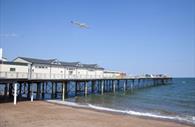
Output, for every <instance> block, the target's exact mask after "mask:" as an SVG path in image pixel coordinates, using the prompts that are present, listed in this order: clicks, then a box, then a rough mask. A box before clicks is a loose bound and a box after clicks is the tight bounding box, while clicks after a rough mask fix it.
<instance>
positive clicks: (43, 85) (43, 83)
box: [42, 82, 45, 99]
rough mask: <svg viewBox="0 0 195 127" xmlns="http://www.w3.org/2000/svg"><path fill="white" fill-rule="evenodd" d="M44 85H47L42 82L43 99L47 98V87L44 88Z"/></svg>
mask: <svg viewBox="0 0 195 127" xmlns="http://www.w3.org/2000/svg"><path fill="white" fill-rule="evenodd" d="M44 87H45V83H44V82H42V99H45V89H44Z"/></svg>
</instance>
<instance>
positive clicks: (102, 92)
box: [101, 80, 104, 95]
mask: <svg viewBox="0 0 195 127" xmlns="http://www.w3.org/2000/svg"><path fill="white" fill-rule="evenodd" d="M101 94H102V95H103V94H104V81H103V80H102V81H101Z"/></svg>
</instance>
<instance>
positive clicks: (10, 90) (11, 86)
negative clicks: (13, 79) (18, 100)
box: [9, 83, 13, 98]
mask: <svg viewBox="0 0 195 127" xmlns="http://www.w3.org/2000/svg"><path fill="white" fill-rule="evenodd" d="M12 89H13V83H10V84H9V98H11V97H12Z"/></svg>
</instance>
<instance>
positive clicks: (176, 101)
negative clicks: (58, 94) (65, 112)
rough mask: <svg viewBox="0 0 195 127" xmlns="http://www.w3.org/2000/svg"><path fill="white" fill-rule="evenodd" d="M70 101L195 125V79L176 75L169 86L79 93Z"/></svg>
mask: <svg viewBox="0 0 195 127" xmlns="http://www.w3.org/2000/svg"><path fill="white" fill-rule="evenodd" d="M66 101H67V102H71V103H74V104H76V105H77V106H79V105H80V106H85V107H88V108H92V109H96V110H101V111H109V112H116V113H122V114H127V115H135V116H143V117H151V118H160V119H165V120H173V121H178V122H181V123H188V124H192V125H195V78H173V79H172V82H171V83H169V84H167V85H160V86H156V87H149V88H147V87H146V88H142V89H134V90H127V91H126V92H123V91H121V92H116V93H112V92H110V93H104V94H103V95H100V94H91V95H88V96H77V97H71V98H68V99H66Z"/></svg>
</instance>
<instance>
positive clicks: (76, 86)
mask: <svg viewBox="0 0 195 127" xmlns="http://www.w3.org/2000/svg"><path fill="white" fill-rule="evenodd" d="M77 89H78V81H76V82H75V96H77Z"/></svg>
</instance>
